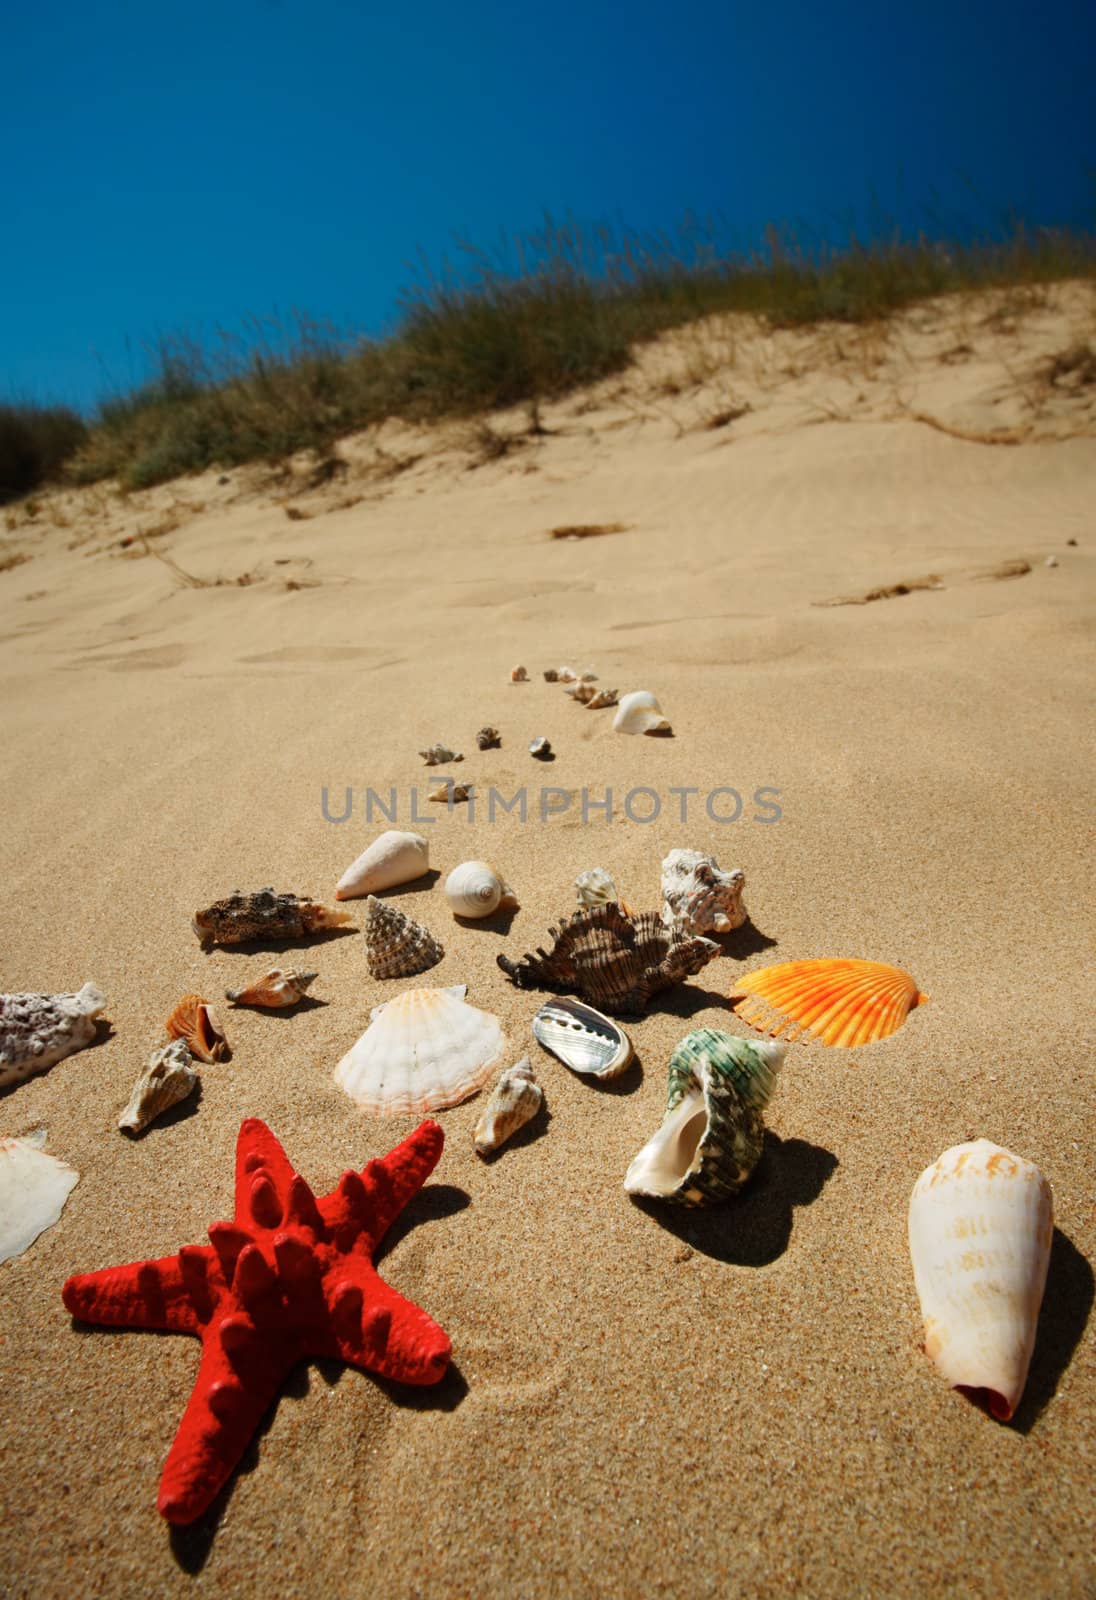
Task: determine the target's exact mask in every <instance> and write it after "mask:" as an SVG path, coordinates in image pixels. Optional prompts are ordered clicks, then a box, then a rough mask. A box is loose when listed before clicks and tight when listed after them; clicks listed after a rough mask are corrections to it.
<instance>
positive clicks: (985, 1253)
mask: <svg viewBox="0 0 1096 1600" xmlns="http://www.w3.org/2000/svg"><path fill="white" fill-rule="evenodd" d="M1053 1233H1054V1215H1053V1201H1052V1197H1051V1192H1050V1185H1049V1184H1048V1183H1047V1180H1046V1179H1045V1178H1044V1177H1043V1174H1042V1173H1041V1172H1040V1171H1039V1168H1038V1167H1037V1166H1035V1165H1034V1164H1033V1163H1032V1162H1030V1161H1025V1160H1024V1158H1023V1157H1022V1156H1017V1155H1013V1154H1012V1152H1011V1151H1009V1150H1003V1149H1002V1148H1001V1147H1000V1145H996V1144H993V1143H991V1141H990V1140H989V1139H976V1140H974V1141H973V1142H972V1143H970V1144H957V1145H955V1146H953V1148H952V1149H950V1150H945V1151H944V1154H943V1155H942V1156H941V1157H940V1159H939V1160H938V1161H935V1162H933V1164H932V1166H931V1167H927V1168H926V1169H925V1171H924V1172H923V1173H922V1174H921V1176H920V1177H919V1178H918V1180H917V1182H916V1184H915V1185H914V1190H913V1195H912V1197H911V1199H910V1213H909V1240H910V1255H911V1256H912V1258H913V1275H914V1280H915V1282H916V1285H917V1294H918V1298H919V1299H920V1302H921V1314H922V1316H923V1317H924V1322H925V1354H926V1355H927V1356H928V1357H929V1359H930V1360H931V1361H932V1362H934V1364H935V1365H936V1367H937V1368H938V1369H939V1371H940V1372H941V1373H942V1374H943V1376H944V1377H945V1378H946V1379H947V1381H948V1382H949V1383H950V1384H951V1386H952V1388H953V1389H962V1390H964V1391H973V1392H974V1394H975V1396H976V1397H977V1398H983V1399H985V1401H986V1403H987V1404H988V1407H989V1410H990V1411H991V1413H992V1414H993V1416H995V1417H997V1418H999V1419H1000V1420H1001V1421H1003V1422H1007V1421H1008V1419H1009V1417H1011V1416H1012V1414H1013V1412H1014V1411H1015V1409H1016V1407H1017V1405H1018V1404H1019V1402H1020V1396H1021V1395H1022V1394H1023V1392H1024V1384H1025V1383H1026V1382H1027V1374H1028V1366H1029V1364H1030V1361H1031V1352H1032V1350H1033V1349H1034V1346H1035V1330H1036V1325H1037V1323H1038V1320H1039V1307H1040V1305H1041V1303H1042V1299H1043V1288H1044V1286H1045V1284H1046V1276H1047V1267H1048V1265H1049V1262H1050V1245H1051V1239H1052V1237H1053Z"/></svg>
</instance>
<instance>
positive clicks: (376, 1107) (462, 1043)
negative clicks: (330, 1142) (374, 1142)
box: [335, 985, 507, 1117]
mask: <svg viewBox="0 0 1096 1600" xmlns="http://www.w3.org/2000/svg"><path fill="white" fill-rule="evenodd" d="M463 992H464V991H463V986H461V985H458V986H457V987H456V988H455V989H408V990H407V991H406V993H404V994H401V995H398V996H397V997H396V999H395V1000H390V1001H389V1002H388V1003H387V1005H383V1006H377V1007H376V1008H375V1009H374V1010H373V1012H372V1013H371V1015H372V1018H373V1020H372V1021H371V1023H370V1024H369V1027H368V1028H367V1029H366V1030H365V1032H364V1033H363V1034H362V1036H361V1038H360V1039H359V1040H358V1041H357V1043H356V1044H354V1045H353V1046H351V1048H350V1049H349V1050H348V1051H347V1053H346V1055H344V1056H343V1058H342V1060H341V1061H340V1062H339V1064H338V1066H337V1067H336V1068H335V1082H336V1083H337V1084H338V1085H339V1087H340V1088H341V1089H344V1090H345V1091H346V1093H347V1094H348V1095H349V1096H350V1098H351V1099H352V1100H355V1101H357V1103H358V1105H360V1106H361V1107H362V1108H363V1109H364V1110H365V1111H368V1112H369V1113H370V1114H371V1115H372V1116H378V1117H393V1116H400V1115H403V1114H405V1113H411V1112H414V1113H416V1114H419V1113H421V1112H424V1111H443V1110H444V1109H445V1107H446V1106H455V1105H457V1104H459V1102H460V1101H461V1100H467V1098H468V1096H469V1095H472V1094H475V1092H476V1090H477V1089H481V1088H482V1087H483V1085H484V1084H485V1083H486V1082H487V1080H488V1078H489V1077H490V1076H491V1073H492V1072H493V1071H494V1069H495V1067H496V1066H497V1065H498V1063H499V1061H500V1060H501V1058H502V1056H503V1055H504V1054H505V1052H506V1049H507V1043H506V1036H505V1034H504V1033H503V1031H502V1025H501V1023H500V1022H499V1019H498V1018H497V1017H496V1016H493V1015H492V1014H491V1013H490V1012H488V1011H479V1010H477V1008H476V1007H475V1006H470V1005H468V1004H467V1003H466V1002H465V1001H464V999H463V998H461V996H462V995H463Z"/></svg>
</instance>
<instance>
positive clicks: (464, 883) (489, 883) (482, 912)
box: [445, 861, 517, 917]
mask: <svg viewBox="0 0 1096 1600" xmlns="http://www.w3.org/2000/svg"><path fill="white" fill-rule="evenodd" d="M445 898H446V899H447V900H448V901H449V909H450V910H451V911H452V913H453V915H454V916H455V917H489V916H490V915H491V913H492V912H493V911H497V910H498V909H499V907H500V906H501V905H508V906H516V905H517V901H516V900H515V899H514V895H513V891H512V890H511V889H509V888H508V887H507V886H506V884H505V883H504V882H503V881H502V879H501V878H500V877H499V875H498V873H497V872H496V871H495V869H494V867H492V866H491V865H490V864H489V863H488V862H486V861H463V862H462V863H461V865H460V866H459V867H454V868H453V870H452V872H451V873H450V874H449V876H448V878H446V880H445Z"/></svg>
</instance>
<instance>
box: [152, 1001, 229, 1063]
mask: <svg viewBox="0 0 1096 1600" xmlns="http://www.w3.org/2000/svg"><path fill="white" fill-rule="evenodd" d="M167 1031H168V1037H169V1038H171V1039H185V1040H186V1043H187V1048H188V1049H189V1051H190V1053H191V1055H192V1056H193V1057H194V1059H195V1060H196V1061H225V1060H227V1059H228V1054H229V1051H228V1040H227V1039H226V1038H225V1036H224V1032H223V1030H222V1028H221V1025H220V1023H219V1022H218V1021H217V1018H216V1016H215V1015H214V1013H213V1011H212V1009H211V1007H210V1004H209V1001H208V1000H203V999H202V997H201V995H200V994H185V995H184V996H183V998H182V999H181V1000H180V1001H179V1004H178V1005H177V1006H176V1007H175V1010H174V1011H173V1012H172V1013H171V1015H170V1017H168V1019H167Z"/></svg>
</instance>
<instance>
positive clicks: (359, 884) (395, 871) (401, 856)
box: [335, 828, 430, 900]
mask: <svg viewBox="0 0 1096 1600" xmlns="http://www.w3.org/2000/svg"><path fill="white" fill-rule="evenodd" d="M429 871H430V846H429V845H428V844H427V842H426V840H425V839H424V838H423V837H422V835H421V834H420V833H401V832H400V831H399V829H397V828H390V829H389V830H388V832H387V833H382V834H381V835H380V837H379V838H377V839H374V840H373V843H372V844H371V845H370V846H369V848H368V850H363V852H362V854H361V855H360V856H359V857H358V859H357V860H356V861H355V862H352V863H351V865H350V866H349V867H347V869H346V871H345V872H344V873H343V875H342V877H341V878H340V879H339V881H338V883H337V885H336V886H335V899H336V900H353V899H354V898H355V897H356V896H358V895H363V894H376V892H377V890H378V889H392V888H395V886H396V884H398V883H410V881H411V879H412V878H421V877H422V875H423V873H424V872H429Z"/></svg>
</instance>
